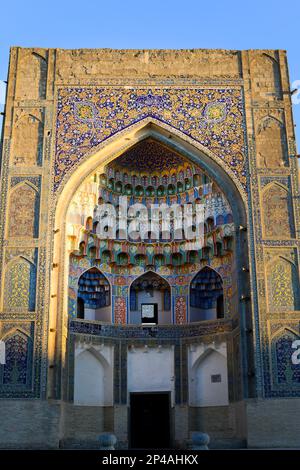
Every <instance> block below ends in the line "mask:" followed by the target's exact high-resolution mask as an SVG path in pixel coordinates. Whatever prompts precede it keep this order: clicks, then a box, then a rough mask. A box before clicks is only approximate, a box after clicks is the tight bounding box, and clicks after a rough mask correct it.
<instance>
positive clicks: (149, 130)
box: [49, 118, 248, 357]
mask: <svg viewBox="0 0 300 470" xmlns="http://www.w3.org/2000/svg"><path fill="white" fill-rule="evenodd" d="M149 137H151V138H155V139H156V140H158V141H159V142H161V143H163V144H164V145H165V146H168V147H170V148H172V149H173V150H175V151H176V152H178V153H180V154H182V155H184V156H185V158H187V159H189V160H190V161H191V162H194V163H196V164H197V165H199V167H201V168H202V169H203V170H204V171H206V172H207V174H208V175H209V177H210V178H212V180H214V181H215V182H216V184H217V185H218V186H219V187H220V189H221V190H222V191H223V192H224V194H226V197H227V199H228V202H229V204H230V206H231V208H232V215H233V220H234V223H235V225H236V226H239V225H240V226H246V225H247V213H246V211H245V207H246V204H247V202H246V194H245V192H244V191H243V188H242V185H241V184H240V182H239V181H238V178H237V176H236V175H235V174H234V173H233V172H232V171H231V170H230V169H228V168H227V167H226V168H225V164H223V163H222V161H221V160H220V159H218V158H217V157H216V156H215V155H214V154H213V153H212V152H210V151H209V150H208V149H206V148H204V147H203V146H202V145H201V144H199V143H197V142H196V141H194V140H193V139H191V138H188V137H187V136H185V135H184V134H183V133H181V132H179V131H176V132H174V130H173V129H172V127H171V126H169V125H166V124H163V123H159V122H156V121H155V119H152V118H151V119H150V118H149V119H148V118H147V119H145V120H143V121H142V122H139V123H136V124H135V125H133V126H131V127H130V128H128V129H126V132H124V133H120V134H119V135H117V134H116V135H115V136H114V137H111V138H109V139H107V141H106V142H105V145H104V144H102V145H101V146H99V148H98V149H96V150H95V151H93V152H90V153H89V154H87V155H86V158H83V159H82V160H81V163H80V164H79V165H78V166H77V167H76V168H74V170H73V172H72V174H70V175H68V179H66V180H65V182H64V183H62V184H61V186H60V188H59V190H58V191H57V192H56V197H57V207H56V215H55V227H54V228H55V229H56V230H57V232H56V235H55V237H54V256H53V260H54V262H57V263H58V265H59V269H57V270H55V271H54V270H53V271H52V280H51V286H52V287H53V289H52V290H51V291H54V292H56V293H57V298H59V299H60V301H59V302H57V300H55V297H53V300H51V306H50V327H52V328H54V329H56V326H57V324H58V326H59V327H58V328H57V332H58V334H60V331H61V327H60V325H62V321H63V311H65V312H67V311H68V308H67V295H66V292H67V290H66V289H65V288H64V286H65V283H66V280H67V278H68V275H69V256H68V255H69V253H67V252H66V251H64V250H63V249H61V247H62V246H63V247H64V246H65V233H66V232H65V225H64V221H65V216H66V212H67V210H68V207H69V204H70V203H71V201H72V198H73V196H74V194H75V192H76V190H77V189H78V188H79V187H80V185H81V184H83V183H84V181H85V180H86V178H87V177H88V176H89V175H92V174H94V172H95V171H96V170H97V168H98V169H99V174H101V173H102V174H103V168H104V165H107V164H108V163H109V162H111V161H113V160H114V159H116V158H117V157H118V156H119V155H121V154H122V153H124V152H125V151H126V150H128V149H130V148H132V147H133V146H134V145H135V144H136V143H137V142H141V141H143V140H144V139H146V138H149ZM97 171H98V170H97ZM163 176H164V175H162V178H163ZM146 180H147V181H146V183H147V184H148V183H149V182H150V178H146ZM148 180H149V181H148ZM175 183H176V175H175ZM164 184H166V186H165V187H167V186H168V184H169V182H168V178H166V181H165V183H164ZM205 184H206V183H205ZM206 186H207V187H205V191H210V187H211V185H210V183H207V184H206ZM141 188H142V189H143V187H142V186H141ZM197 194H198V193H197ZM143 195H144V192H143ZM143 195H141V197H143ZM132 197H134V196H132ZM97 200H98V197H97ZM236 236H237V237H239V239H240V243H238V244H237V245H236V246H237V247H238V249H239V250H240V251H239V252H238V253H237V263H238V266H237V272H238V270H239V265H240V266H242V265H248V258H247V246H248V245H247V233H246V232H245V231H243V232H242V231H241V232H237V233H236ZM165 248H166V250H167V248H168V247H167V246H165ZM107 249H108V250H110V247H109V246H107ZM199 256H200V252H199ZM157 259H159V260H161V259H164V262H165V263H166V264H167V265H168V264H169V263H170V259H171V252H170V251H169V252H167V251H165V252H164V258H154V257H152V260H154V261H155V260H157ZM119 261H120V260H119ZM149 261H150V260H149ZM150 262H151V263H152V262H153V261H150ZM200 262H202V261H201V260H200ZM111 264H115V265H116V266H117V267H118V269H119V270H120V272H121V270H123V269H124V268H123V266H122V265H120V264H119V265H118V264H117V256H116V252H114V253H113V262H112V263H111ZM154 267H155V268H156V266H154ZM162 268H163V266H162ZM176 268H177V267H176ZM239 280H240V279H238V281H239ZM242 282H243V286H239V285H238V288H237V289H236V291H237V292H238V291H239V290H240V291H241V292H242V291H243V290H244V287H245V286H244V285H245V284H246V283H248V279H247V278H246V276H245V277H244V278H243V280H242ZM124 292H125V291H124ZM125 295H126V294H125ZM62 296H63V298H62V301H61V297H62ZM117 300H118V302H119V301H120V302H121V301H122V305H126V301H127V299H126V298H125V297H124V296H123V294H122V296H121V295H118V296H117ZM128 303H129V302H128ZM129 321H130V322H131V319H130V318H129ZM139 322H140V320H139ZM54 345H55V344H54V343H52V344H50V345H49V346H50V350H49V356H50V357H53V355H54Z"/></svg>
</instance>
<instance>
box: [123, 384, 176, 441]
mask: <svg viewBox="0 0 300 470" xmlns="http://www.w3.org/2000/svg"><path fill="white" fill-rule="evenodd" d="M130 447H131V448H132V449H168V448H169V447H170V394H169V393H168V392H164V393H131V394H130Z"/></svg>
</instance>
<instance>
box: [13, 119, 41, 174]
mask: <svg viewBox="0 0 300 470" xmlns="http://www.w3.org/2000/svg"><path fill="white" fill-rule="evenodd" d="M43 134H44V123H43V121H42V117H41V116H37V115H35V114H31V113H27V114H25V113H23V114H21V115H20V117H19V119H18V121H17V123H16V126H15V130H14V134H13V159H14V164H15V165H17V166H34V165H40V164H41V161H42V152H43Z"/></svg>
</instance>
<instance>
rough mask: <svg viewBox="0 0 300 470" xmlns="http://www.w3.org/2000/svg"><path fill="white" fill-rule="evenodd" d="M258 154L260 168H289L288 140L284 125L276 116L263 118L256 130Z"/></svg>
mask: <svg viewBox="0 0 300 470" xmlns="http://www.w3.org/2000/svg"><path fill="white" fill-rule="evenodd" d="M256 152H257V158H258V166H259V167H260V168H280V167H284V166H287V140H286V134H285V128H284V125H283V123H282V122H281V121H280V120H279V119H277V118H276V117H274V116H271V115H268V116H265V117H263V118H262V119H261V120H260V122H259V124H258V126H257V130H256Z"/></svg>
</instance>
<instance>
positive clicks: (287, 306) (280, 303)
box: [266, 256, 300, 312]
mask: <svg viewBox="0 0 300 470" xmlns="http://www.w3.org/2000/svg"><path fill="white" fill-rule="evenodd" d="M266 276H267V286H268V291H267V292H268V306H269V310H270V312H272V311H273V312H284V311H293V310H299V309H300V297H299V278H298V273H297V268H296V266H295V265H294V263H292V262H291V261H290V260H288V259H286V258H284V257H282V256H279V257H278V258H276V259H274V260H273V261H271V262H270V263H268V264H267V267H266Z"/></svg>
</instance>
